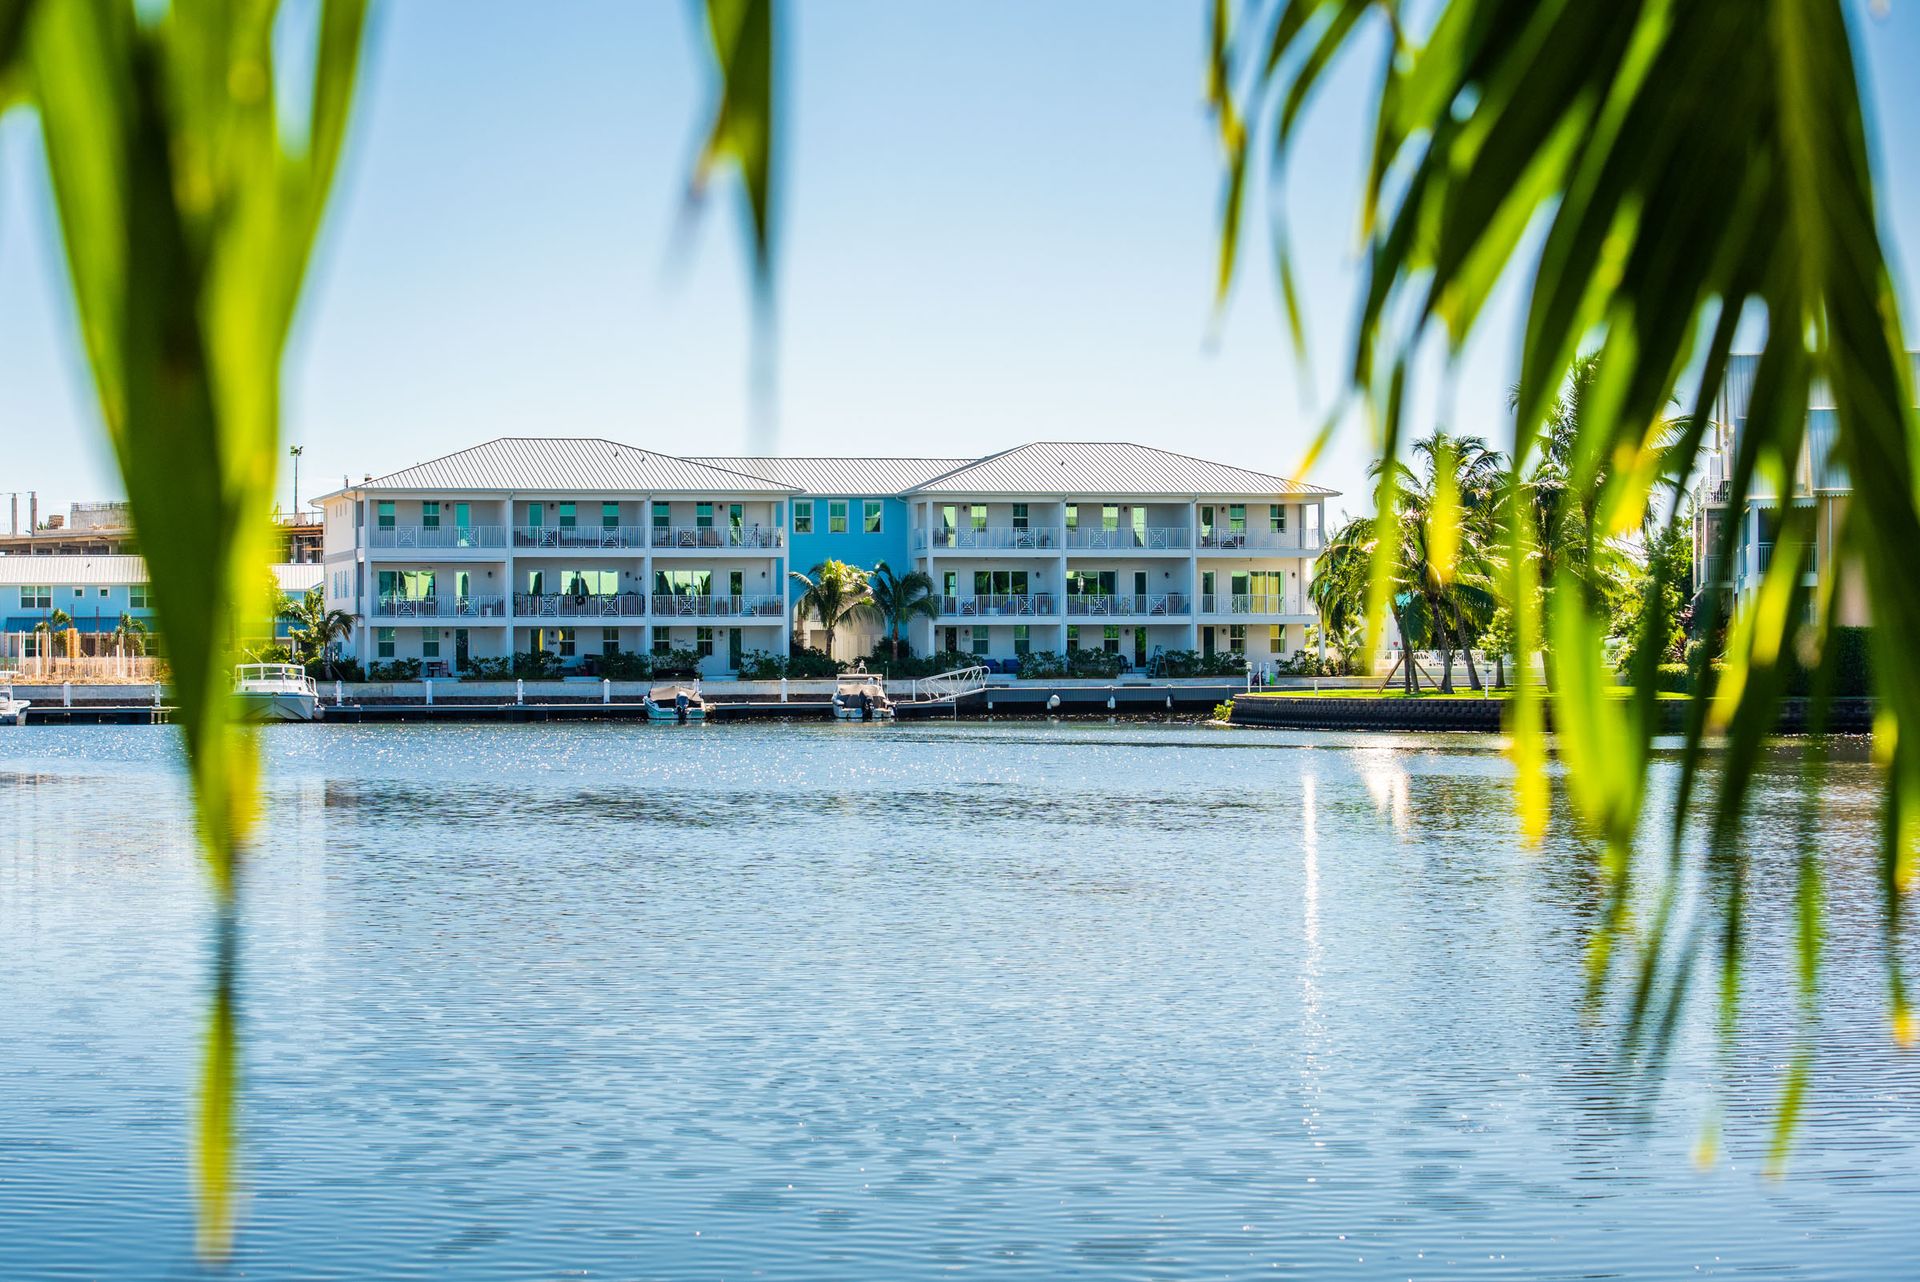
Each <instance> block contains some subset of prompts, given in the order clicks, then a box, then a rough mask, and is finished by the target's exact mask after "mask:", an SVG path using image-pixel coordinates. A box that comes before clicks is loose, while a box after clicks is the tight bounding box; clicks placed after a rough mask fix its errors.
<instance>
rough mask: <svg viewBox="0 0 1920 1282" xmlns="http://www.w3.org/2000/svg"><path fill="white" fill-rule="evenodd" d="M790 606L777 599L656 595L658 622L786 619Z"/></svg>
mask: <svg viewBox="0 0 1920 1282" xmlns="http://www.w3.org/2000/svg"><path fill="white" fill-rule="evenodd" d="M786 614H787V603H786V601H785V600H784V599H783V598H781V597H777V596H692V595H687V596H678V595H672V594H668V593H661V592H656V593H655V594H654V597H653V617H654V618H657V619H774V620H780V619H784V618H786Z"/></svg>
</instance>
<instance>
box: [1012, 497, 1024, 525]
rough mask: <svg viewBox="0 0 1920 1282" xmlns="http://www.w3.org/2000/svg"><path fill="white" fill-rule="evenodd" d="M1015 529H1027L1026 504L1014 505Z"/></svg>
mask: <svg viewBox="0 0 1920 1282" xmlns="http://www.w3.org/2000/svg"><path fill="white" fill-rule="evenodd" d="M1013 528H1014V529H1016V530H1024V529H1026V528H1027V505H1026V504H1025V503H1015V504H1014V505H1013Z"/></svg>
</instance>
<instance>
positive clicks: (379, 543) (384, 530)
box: [368, 525, 507, 552]
mask: <svg viewBox="0 0 1920 1282" xmlns="http://www.w3.org/2000/svg"><path fill="white" fill-rule="evenodd" d="M368 546H370V547H375V548H423V549H427V550H430V551H436V552H441V551H457V550H460V549H466V548H504V547H506V546H507V527H506V526H504V525H376V526H374V527H373V529H372V531H370V532H369V535H368Z"/></svg>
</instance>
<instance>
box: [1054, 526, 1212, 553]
mask: <svg viewBox="0 0 1920 1282" xmlns="http://www.w3.org/2000/svg"><path fill="white" fill-rule="evenodd" d="M1192 546H1193V533H1192V531H1190V530H1188V529H1187V528H1186V527H1184V526H1179V525H1149V526H1144V527H1135V526H1121V527H1119V528H1117V529H1112V530H1107V529H1099V530H1068V531H1067V548H1068V550H1070V551H1074V552H1184V551H1186V550H1187V549H1188V548H1189V547H1192Z"/></svg>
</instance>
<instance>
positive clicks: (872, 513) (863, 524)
mask: <svg viewBox="0 0 1920 1282" xmlns="http://www.w3.org/2000/svg"><path fill="white" fill-rule="evenodd" d="M860 528H861V529H862V530H864V531H866V532H867V533H868V534H878V533H880V500H879V499H863V500H862V501H861V503H860Z"/></svg>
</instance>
